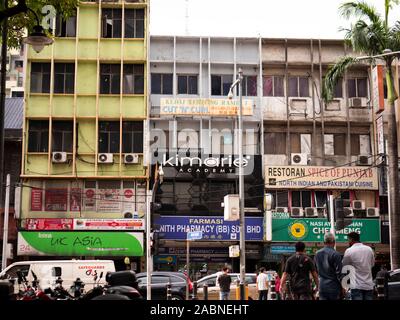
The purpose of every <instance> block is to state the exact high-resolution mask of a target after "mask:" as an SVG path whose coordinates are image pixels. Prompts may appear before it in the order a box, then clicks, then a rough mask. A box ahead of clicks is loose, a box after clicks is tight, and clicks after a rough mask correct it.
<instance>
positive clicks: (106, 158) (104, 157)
mask: <svg viewBox="0 0 400 320" xmlns="http://www.w3.org/2000/svg"><path fill="white" fill-rule="evenodd" d="M97 162H98V163H114V155H113V154H112V153H100V154H99V156H98V158H97Z"/></svg>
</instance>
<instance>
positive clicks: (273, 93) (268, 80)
mask: <svg viewBox="0 0 400 320" xmlns="http://www.w3.org/2000/svg"><path fill="white" fill-rule="evenodd" d="M263 95H264V96H265V97H283V96H284V95H285V94H284V81H283V76H264V77H263Z"/></svg>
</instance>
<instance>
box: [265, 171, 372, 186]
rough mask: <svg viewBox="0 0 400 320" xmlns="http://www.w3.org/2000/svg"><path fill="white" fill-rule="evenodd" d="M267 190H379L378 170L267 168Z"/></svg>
mask: <svg viewBox="0 0 400 320" xmlns="http://www.w3.org/2000/svg"><path fill="white" fill-rule="evenodd" d="M265 185H266V188H273V189H277V188H285V189H296V188H305V187H309V188H313V189H359V190H378V172H377V168H370V167H311V166H266V167H265Z"/></svg>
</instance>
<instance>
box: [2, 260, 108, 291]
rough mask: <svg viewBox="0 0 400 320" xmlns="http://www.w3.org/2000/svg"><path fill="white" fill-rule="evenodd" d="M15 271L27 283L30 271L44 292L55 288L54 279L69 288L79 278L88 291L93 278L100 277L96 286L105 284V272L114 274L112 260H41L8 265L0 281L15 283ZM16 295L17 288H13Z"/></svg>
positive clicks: (92, 284)
mask: <svg viewBox="0 0 400 320" xmlns="http://www.w3.org/2000/svg"><path fill="white" fill-rule="evenodd" d="M17 271H21V272H22V274H23V275H24V276H25V277H26V279H27V280H28V281H29V282H32V280H33V274H32V271H33V272H34V273H35V274H36V275H37V277H38V279H39V286H40V287H41V288H42V289H43V290H44V289H47V288H51V289H54V288H55V287H56V286H57V283H56V279H57V278H58V277H61V278H62V279H63V286H64V287H66V288H69V287H70V286H72V285H73V283H74V281H75V280H76V278H80V279H81V280H82V281H83V283H84V284H85V289H86V290H88V288H90V287H91V286H94V285H95V281H94V277H95V276H96V275H97V277H99V276H100V273H101V272H103V275H104V276H103V278H102V279H99V281H98V284H99V285H104V284H105V283H106V280H105V275H106V274H107V272H115V265H114V261H112V260H43V261H21V262H15V263H13V264H11V265H9V266H8V267H7V268H5V269H4V270H3V271H2V272H1V273H0V279H11V280H13V279H15V283H17V281H16V280H17V278H18V277H17ZM14 288H15V290H16V293H17V292H18V286H17V285H16V286H14Z"/></svg>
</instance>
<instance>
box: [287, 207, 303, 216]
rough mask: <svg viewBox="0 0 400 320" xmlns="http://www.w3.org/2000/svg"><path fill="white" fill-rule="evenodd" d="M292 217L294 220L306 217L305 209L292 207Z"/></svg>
mask: <svg viewBox="0 0 400 320" xmlns="http://www.w3.org/2000/svg"><path fill="white" fill-rule="evenodd" d="M290 216H291V217H292V218H297V217H302V216H304V212H303V208H299V207H292V209H291V210H290Z"/></svg>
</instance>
